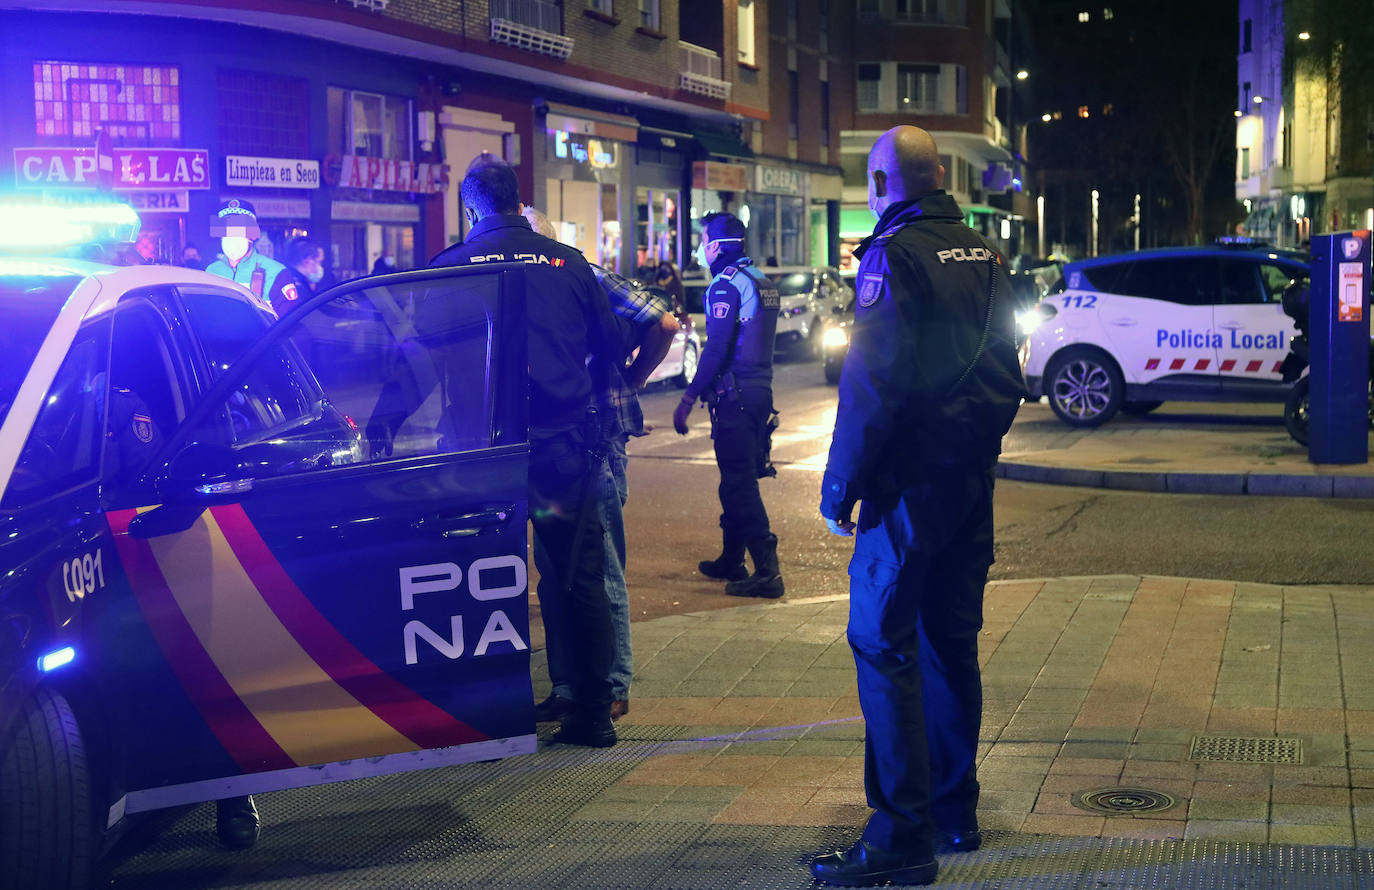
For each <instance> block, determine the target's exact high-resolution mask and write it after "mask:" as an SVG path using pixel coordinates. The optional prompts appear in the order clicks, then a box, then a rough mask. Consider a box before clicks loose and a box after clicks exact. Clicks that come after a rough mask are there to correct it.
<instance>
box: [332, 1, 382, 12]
mask: <svg viewBox="0 0 1374 890" xmlns="http://www.w3.org/2000/svg"><path fill="white" fill-rule="evenodd" d="M338 2H339V5H341V6H351V7H353V8H354V9H370V10H372V11H373V12H384V11H385V10H386V4H387V0H338Z"/></svg>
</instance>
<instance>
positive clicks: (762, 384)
mask: <svg viewBox="0 0 1374 890" xmlns="http://www.w3.org/2000/svg"><path fill="white" fill-rule="evenodd" d="M697 259H698V260H699V261H700V262H701V264H702V265H703V266H706V267H708V268H709V269H710V270H711V274H712V275H713V276H714V278H713V279H712V281H711V285H710V287H709V288H707V290H706V296H705V298H704V302H705V304H706V348H705V349H703V350H702V353H701V363H700V364H699V365H698V366H697V373H696V376H695V377H693V378H692V382H691V383H689V384H688V385H687V392H686V393H685V394H684V395H683V396H682V402H681V403H680V404H679V405H678V407H677V410H676V411H674V412H673V428H674V429H676V430H677V431H678V432H679V433H681V434H682V435H686V434H687V416H688V415H689V414H691V413H692V404H693V402H695V401H696V400H697V398H698V397H701V396H704V397H705V398H706V400H707V402H708V403H709V404H710V406H711V438H712V439H713V440H714V442H715V450H716V466H717V467H719V469H720V489H719V493H720V528H721V537H722V538H723V546H722V548H721V554H720V556H718V557H716V558H715V559H712V560H703V561H702V562H701V563H699V564H698V566H697V567H698V568H699V569H700V571H701V573H702V574H703V575H705V576H706V577H708V578H717V579H722V580H725V581H726V582H728V583H727V584H726V585H725V592H726V593H728V594H731V595H732V596H757V597H767V598H770V599H773V598H777V597H780V596H782V595H783V584H782V574H781V572H779V570H778V538H777V536H776V535H774V534H773V533H772V531H771V530H770V529H769V527H768V511H767V510H765V509H764V506H763V498H762V496H760V494H759V476H760V475H761V474H763V475H767V474H770V472H771V470H772V467H771V465H770V464H768V461H767V452H768V438H769V434H770V432H771V427H770V420H772V418H773V338H774V336H775V334H776V332H777V326H778V289H777V287H775V286H774V285H773V282H772V281H770V280H769V279H768V276H766V275H764V274H763V273H762V272H760V271H759V270H758V269H757V268H755V267H754V265H753V263H752V261H751V260H750V259H749V257H747V256H745V255H744V223H742V222H740V220H739V219H738V218H737V217H736V216H734V215H733V214H730V213H709V214H707V215H706V217H705V218H704V219H703V221H702V227H701V245H700V246H699V247H698V248H697ZM746 549H747V550H748V551H749V557H750V559H751V560H752V561H753V563H754V573H753V574H752V575H751V574H749V571H748V569H746V568H745V565H744V552H745V550H746Z"/></svg>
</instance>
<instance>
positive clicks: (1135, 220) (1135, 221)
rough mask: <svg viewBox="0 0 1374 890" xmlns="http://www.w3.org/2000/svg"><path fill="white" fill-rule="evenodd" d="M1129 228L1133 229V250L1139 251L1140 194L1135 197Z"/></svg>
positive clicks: (1137, 193)
mask: <svg viewBox="0 0 1374 890" xmlns="http://www.w3.org/2000/svg"><path fill="white" fill-rule="evenodd" d="M1131 227H1132V228H1133V229H1135V249H1136V250H1139V249H1140V193H1139V192H1136V195H1135V212H1134V213H1133V214H1131Z"/></svg>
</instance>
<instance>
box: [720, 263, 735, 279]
mask: <svg viewBox="0 0 1374 890" xmlns="http://www.w3.org/2000/svg"><path fill="white" fill-rule="evenodd" d="M738 271H739V267H738V266H726V267H725V268H724V269H721V270H720V277H721V278H734V277H735V273H736V272H738Z"/></svg>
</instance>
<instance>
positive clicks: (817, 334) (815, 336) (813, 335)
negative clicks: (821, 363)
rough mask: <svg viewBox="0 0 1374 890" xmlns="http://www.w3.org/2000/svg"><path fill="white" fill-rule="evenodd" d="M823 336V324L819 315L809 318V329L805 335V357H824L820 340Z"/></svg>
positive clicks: (821, 340)
mask: <svg viewBox="0 0 1374 890" xmlns="http://www.w3.org/2000/svg"><path fill="white" fill-rule="evenodd" d="M824 338H825V325H823V324H821V317H820V316H819V315H818V316H816V317H815V318H813V319H811V329H810V331H808V332H807V335H806V357H807V358H810V359H823V358H825V350H824V348H823V347H822V342H823V341H824Z"/></svg>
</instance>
